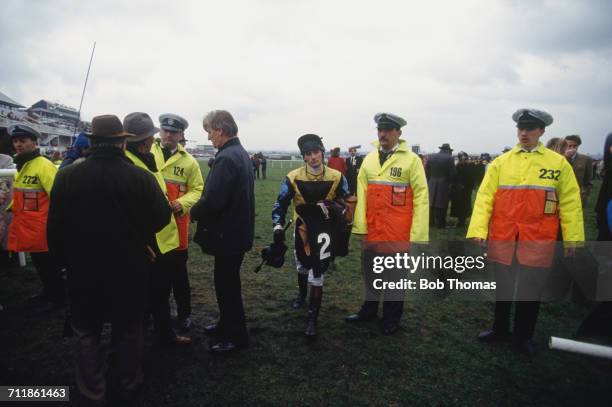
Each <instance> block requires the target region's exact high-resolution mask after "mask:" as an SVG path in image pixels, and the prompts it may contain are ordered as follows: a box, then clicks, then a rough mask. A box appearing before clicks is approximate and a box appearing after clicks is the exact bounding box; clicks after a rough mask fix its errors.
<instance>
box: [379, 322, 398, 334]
mask: <svg viewBox="0 0 612 407" xmlns="http://www.w3.org/2000/svg"><path fill="white" fill-rule="evenodd" d="M399 329H400V327H399V325H398V324H389V325H385V326H384V327H383V335H393V334H394V333H396V332H397V331H399Z"/></svg>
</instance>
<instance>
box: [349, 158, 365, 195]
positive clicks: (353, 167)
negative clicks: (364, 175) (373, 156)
mask: <svg viewBox="0 0 612 407" xmlns="http://www.w3.org/2000/svg"><path fill="white" fill-rule="evenodd" d="M362 162H363V157H361V156H359V155H356V156H355V164H353V160H352V157H350V156H349V157H346V181H347V182H348V185H349V190H350V191H351V194H353V195H356V194H357V175H358V174H359V169H360V168H361V163H362Z"/></svg>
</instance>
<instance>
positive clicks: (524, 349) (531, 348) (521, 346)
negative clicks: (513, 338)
mask: <svg viewBox="0 0 612 407" xmlns="http://www.w3.org/2000/svg"><path fill="white" fill-rule="evenodd" d="M514 348H515V349H516V350H517V351H518V352H519V353H522V354H523V355H525V356H529V357H534V356H535V355H536V354H537V353H538V345H537V344H536V343H535V342H534V341H532V340H531V339H527V340H526V341H517V342H515V343H514Z"/></svg>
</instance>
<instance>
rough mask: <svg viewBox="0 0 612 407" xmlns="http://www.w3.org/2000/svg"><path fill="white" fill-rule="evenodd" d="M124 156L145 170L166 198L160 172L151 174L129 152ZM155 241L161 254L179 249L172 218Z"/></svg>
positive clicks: (145, 166)
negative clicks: (155, 181)
mask: <svg viewBox="0 0 612 407" xmlns="http://www.w3.org/2000/svg"><path fill="white" fill-rule="evenodd" d="M125 156H126V157H127V158H129V159H130V160H131V161H132V162H133V163H134V164H135V165H136V166H137V167H140V168H142V169H145V170H147V171H149V172H150V173H151V174H153V176H154V177H155V179H156V180H157V183H158V184H159V187H160V188H161V190H162V191H163V192H164V195H166V197H168V191H167V190H166V183H165V182H164V177H162V174H161V172H160V171H159V167H158V170H157V171H155V172H153V171H151V170H150V169H149V167H147V165H146V164H145V163H143V162H142V160H141V159H140V158H138V157H136V156H135V155H134V154H132V153H131V152H129V151H127V150H125ZM155 240H156V241H157V247H158V248H159V251H160V252H161V254H165V253H168V252H169V251H171V250H174V249H176V248H178V247H179V231H178V226H177V224H176V220H175V219H174V217H173V216H171V217H170V222H169V223H168V224H167V225H166V226H165V227H164V228H163V229H162V230H160V231H159V232H157V233H156V234H155Z"/></svg>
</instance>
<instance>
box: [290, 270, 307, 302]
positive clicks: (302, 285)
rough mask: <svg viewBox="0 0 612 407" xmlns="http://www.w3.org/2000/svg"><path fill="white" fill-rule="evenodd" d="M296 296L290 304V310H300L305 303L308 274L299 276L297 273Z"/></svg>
mask: <svg viewBox="0 0 612 407" xmlns="http://www.w3.org/2000/svg"><path fill="white" fill-rule="evenodd" d="M298 288H299V291H298V296H297V297H295V300H293V303H292V304H291V308H293V309H298V308H302V306H303V305H304V304H305V303H306V294H307V293H308V274H300V273H298Z"/></svg>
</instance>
